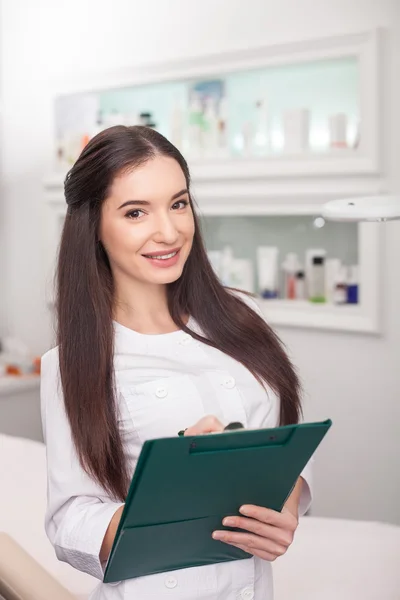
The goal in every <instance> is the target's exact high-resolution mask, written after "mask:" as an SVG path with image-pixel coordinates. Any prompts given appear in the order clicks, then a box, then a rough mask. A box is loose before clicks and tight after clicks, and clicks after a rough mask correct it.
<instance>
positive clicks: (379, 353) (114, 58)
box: [0, 0, 400, 523]
mask: <svg viewBox="0 0 400 600" xmlns="http://www.w3.org/2000/svg"><path fill="white" fill-rule="evenodd" d="M110 6H112V8H110ZM376 26H383V27H387V28H388V29H389V31H388V33H389V44H388V47H387V48H386V52H387V56H388V60H387V64H386V67H385V68H386V70H387V73H386V78H385V82H386V84H387V86H388V89H387V90H386V93H387V97H388V100H387V103H386V107H385V116H386V125H385V136H386V141H385V154H386V159H387V165H388V168H389V175H390V177H391V180H392V184H393V186H395V187H396V186H397V188H398V187H400V185H399V184H400V181H399V176H398V175H397V174H396V168H395V160H396V157H398V156H399V154H400V153H399V150H400V146H399V141H398V138H399V135H398V134H399V133H400V119H399V115H398V111H396V110H395V107H396V106H400V83H399V78H398V71H397V75H396V77H395V63H394V60H395V57H396V59H397V65H398V64H399V41H398V40H399V39H400V5H399V3H398V2H397V0H380V2H377V1H376V0H353V2H349V1H348V0H331V1H328V0H302V2H299V1H298V0H280V1H279V2H275V1H274V0H247V1H246V2H243V0H229V2H227V1H226V0H202V1H200V0H192V1H190V0H170V1H169V2H167V1H165V0H164V1H163V0H159V1H156V0H147V2H142V3H139V2H132V1H131V0H114V2H113V3H112V5H110V3H109V2H106V1H105V0H103V1H101V0H97V1H94V0H69V1H68V2H65V3H60V2H53V1H52V0H36V2H31V1H30V0H8V1H5V0H3V17H2V29H1V43H2V49H1V56H2V82H1V87H2V91H3V117H2V129H3V131H2V145H3V179H4V182H3V194H2V198H3V199H4V200H5V204H4V211H5V214H4V216H3V218H4V219H5V223H6V231H7V240H6V243H7V253H8V256H9V260H8V262H7V276H6V281H7V286H6V300H7V319H8V321H9V325H10V329H11V330H12V331H13V332H14V333H15V334H17V335H18V336H21V337H23V338H24V339H25V340H26V342H27V343H29V344H30V345H31V346H32V348H33V349H34V350H35V351H37V352H43V351H44V350H46V349H47V347H48V345H49V343H50V339H51V328H50V325H49V318H48V316H47V313H46V308H45V306H44V283H45V282H44V268H43V252H44V246H43V243H42V242H41V236H42V232H43V222H44V221H43V218H44V212H43V202H42V187H41V177H42V176H43V174H44V173H45V172H46V171H48V170H49V169H50V168H51V157H52V112H51V98H50V95H49V92H48V90H49V86H50V84H51V83H52V81H53V80H54V79H55V78H60V77H61V76H65V77H71V76H72V77H73V76H78V75H79V76H81V75H82V74H84V73H85V72H87V71H91V70H95V71H99V70H101V69H105V70H109V69H113V68H119V67H124V66H134V65H135V64H138V63H149V62H158V61H160V60H169V59H175V58H177V59H179V58H181V57H182V56H189V55H198V54H208V53H213V52H218V51H220V50H230V49H234V48H243V47H246V46H248V45H250V46H251V45H255V46H256V45H260V44H269V43H275V42H285V41H292V40H300V39H303V38H313V37H319V36H324V35H336V34H341V33H350V32H353V31H360V30H367V29H371V28H374V27H376ZM396 38H397V39H396ZM396 134H397V139H396ZM399 231H400V224H398V223H393V224H391V225H389V226H388V227H387V236H386V242H385V253H386V259H385V273H384V275H385V282H384V286H383V287H382V295H383V298H384V321H385V334H384V336H383V337H381V338H377V339H375V338H369V337H364V336H349V335H340V334H331V333H329V334H328V333H320V332H314V333H311V332H308V331H294V330H282V331H281V334H282V336H283V338H284V340H285V341H286V342H287V343H288V344H289V346H290V348H291V349H292V352H293V355H294V360H295V362H296V363H297V364H298V366H299V369H300V372H301V374H302V377H303V379H304V382H305V386H306V389H307V393H308V400H307V407H306V417H307V418H319V417H321V418H325V417H326V416H330V417H332V419H333V420H334V421H335V424H334V428H333V430H332V432H331V433H330V434H329V437H328V438H327V440H326V443H325V444H324V446H323V447H321V452H320V458H319V460H318V463H317V468H316V477H317V488H316V492H317V497H316V501H315V505H314V512H315V513H316V514H322V513H323V514H330V515H341V516H348V517H356V518H371V519H387V520H389V521H393V522H399V523H400V508H399V507H400V503H399V501H398V496H399V493H400V489H399V488H400V482H399V477H400V475H399V473H400V459H399V456H400V442H399V439H400V435H399V433H400V426H399V422H400V408H399V407H400V374H399V373H400V368H399V367H400V358H399V355H400V316H399V311H398V307H399V306H400V276H399V270H398V257H399V256H400V235H399ZM0 325H1V321H0ZM355 426H357V427H362V432H361V433H354V442H353V441H352V438H353V427H355ZM339 439H341V440H342V441H343V445H344V448H345V451H340V450H339V448H340V444H339ZM375 444H377V451H376V453H375V450H374V445H375ZM333 449H336V450H335V452H336V455H335V458H333V457H332V450H333ZM349 452H350V454H349V455H348V453H349ZM324 457H326V460H323V458H324ZM325 465H329V469H328V472H326V471H325V470H324V466H325ZM396 472H397V476H396V477H392V476H391V475H390V474H391V473H392V474H394V473H396Z"/></svg>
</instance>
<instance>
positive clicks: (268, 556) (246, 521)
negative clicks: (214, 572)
mask: <svg viewBox="0 0 400 600" xmlns="http://www.w3.org/2000/svg"><path fill="white" fill-rule="evenodd" d="M240 512H241V514H242V515H244V516H240V517H226V518H225V519H224V520H223V522H222V524H223V525H225V526H227V527H237V528H239V529H243V530H244V532H243V533H242V532H239V531H238V532H236V531H214V533H213V538H214V539H216V540H220V541H221V542H225V543H226V544H231V545H232V546H236V547H237V548H241V549H242V550H244V551H245V552H248V553H249V554H252V555H253V556H258V557H260V558H262V559H264V560H268V561H274V560H275V559H276V558H278V556H282V555H283V554H285V552H286V550H287V549H288V548H289V546H290V545H291V543H292V542H293V538H294V534H295V531H296V529H297V525H298V517H297V515H295V514H294V513H293V512H292V511H291V510H289V508H287V507H286V506H284V507H283V509H282V512H277V511H275V510H271V509H269V508H263V507H261V506H254V505H246V506H242V507H241V509H240Z"/></svg>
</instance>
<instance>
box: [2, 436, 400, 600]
mask: <svg viewBox="0 0 400 600" xmlns="http://www.w3.org/2000/svg"><path fill="white" fill-rule="evenodd" d="M0 482H1V491H2V494H1V499H0V531H5V532H7V533H9V534H10V535H11V536H12V537H14V539H15V540H16V541H17V542H18V543H20V544H21V546H23V547H24V548H25V550H27V551H28V552H29V553H30V554H31V555H32V556H33V557H34V558H35V559H36V560H37V561H38V562H39V563H41V564H42V565H43V566H44V567H45V568H46V569H47V570H48V571H49V572H50V573H51V574H52V575H54V576H55V577H56V578H57V579H58V580H59V581H60V582H61V583H62V584H63V585H64V586H65V587H66V588H68V589H69V590H70V591H71V592H72V593H73V594H75V595H76V596H77V597H79V598H82V599H84V598H87V596H88V595H89V593H90V591H91V590H92V589H93V588H94V587H95V586H96V584H97V581H96V580H95V579H93V578H92V577H90V576H89V575H86V574H83V573H80V572H78V571H75V570H74V569H72V568H71V567H69V565H67V564H65V563H61V562H59V561H58V560H57V559H56V557H55V554H54V550H53V548H52V547H51V545H50V543H49V541H48V539H47V537H46V534H45V532H44V527H43V523H44V511H45V505H46V466H45V447H44V445H43V444H41V443H39V442H34V441H32V440H26V439H21V438H13V437H9V436H5V435H2V434H0ZM274 573H275V600H400V527H395V526H393V525H385V524H383V523H368V522H360V521H346V520H339V519H324V518H315V517H304V518H303V519H302V520H301V523H300V526H299V529H298V531H297V533H296V538H295V542H294V544H293V546H292V547H291V548H290V550H289V551H288V553H287V554H286V555H285V556H284V557H282V558H281V559H279V560H277V561H276V562H275V563H274Z"/></svg>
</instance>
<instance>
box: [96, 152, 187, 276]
mask: <svg viewBox="0 0 400 600" xmlns="http://www.w3.org/2000/svg"><path fill="white" fill-rule="evenodd" d="M194 228H195V226H194V219H193V213H192V208H191V205H190V202H189V192H188V190H187V183H186V179H185V176H184V173H183V171H182V169H181V167H180V166H179V164H178V163H177V162H176V160H174V159H172V158H169V157H166V156H156V157H155V158H153V159H150V160H149V161H147V162H146V163H145V164H143V165H142V166H140V167H138V168H135V169H134V170H133V171H132V172H128V173H125V174H122V175H120V176H118V177H116V178H115V179H114V181H113V184H112V187H111V191H110V194H109V196H108V198H107V199H106V200H105V202H104V203H103V206H102V209H101V219H100V229H99V238H100V240H101V242H102V244H103V246H104V249H105V251H106V253H107V256H108V258H109V261H110V265H111V270H112V273H113V277H114V281H115V282H116V284H117V286H118V284H119V283H121V282H123V281H126V280H129V282H130V283H131V282H132V281H136V282H137V283H138V284H153V285H154V284H164V285H165V284H167V283H172V282H173V281H176V280H177V279H179V277H180V276H181V274H182V271H183V267H184V265H185V262H186V260H187V258H188V256H189V253H190V250H191V247H192V243H193V236H194Z"/></svg>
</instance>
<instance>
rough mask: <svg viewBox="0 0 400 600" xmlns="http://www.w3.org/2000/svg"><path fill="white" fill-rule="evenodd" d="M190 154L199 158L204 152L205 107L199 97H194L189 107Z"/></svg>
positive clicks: (195, 95) (196, 95)
mask: <svg viewBox="0 0 400 600" xmlns="http://www.w3.org/2000/svg"><path fill="white" fill-rule="evenodd" d="M188 116H189V152H190V154H191V156H193V157H197V156H198V155H199V154H200V153H201V151H202V129H203V107H202V105H201V101H200V98H199V95H198V94H196V93H194V94H193V95H192V98H191V101H190V105H189V115H188Z"/></svg>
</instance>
